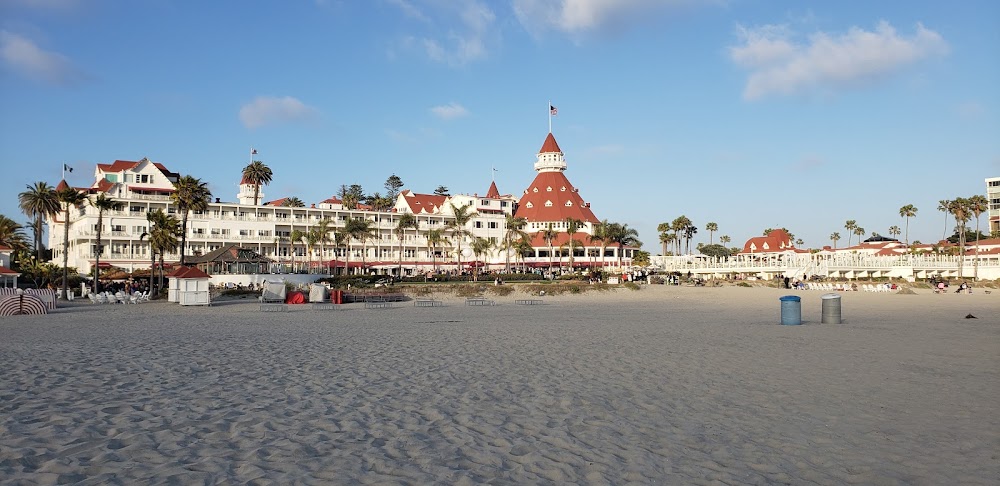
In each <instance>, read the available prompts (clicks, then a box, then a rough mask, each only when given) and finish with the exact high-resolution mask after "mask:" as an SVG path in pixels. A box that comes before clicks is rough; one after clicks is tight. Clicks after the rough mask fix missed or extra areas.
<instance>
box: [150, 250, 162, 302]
mask: <svg viewBox="0 0 1000 486" xmlns="http://www.w3.org/2000/svg"><path fill="white" fill-rule="evenodd" d="M155 269H156V252H155V251H153V242H152V241H151V242H149V298H151V299H152V298H153V297H156V296H157V295H159V294H160V293H159V292H156V293H155V294H154V293H153V270H155Z"/></svg>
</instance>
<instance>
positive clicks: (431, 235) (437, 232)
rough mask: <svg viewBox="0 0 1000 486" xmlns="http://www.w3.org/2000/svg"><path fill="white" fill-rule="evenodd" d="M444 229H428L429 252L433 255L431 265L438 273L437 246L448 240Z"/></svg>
mask: <svg viewBox="0 0 1000 486" xmlns="http://www.w3.org/2000/svg"><path fill="white" fill-rule="evenodd" d="M444 231H445V230H443V229H441V228H433V229H429V230H427V253H428V254H429V255H430V257H431V265H432V266H433V268H434V273H437V247H438V246H440V245H441V243H444V242H447V241H448V237H446V236H445V235H444Z"/></svg>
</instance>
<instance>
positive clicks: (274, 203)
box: [264, 197, 288, 206]
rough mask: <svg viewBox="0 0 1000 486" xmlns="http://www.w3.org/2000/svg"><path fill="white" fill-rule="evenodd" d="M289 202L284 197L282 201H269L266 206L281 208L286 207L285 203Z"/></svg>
mask: <svg viewBox="0 0 1000 486" xmlns="http://www.w3.org/2000/svg"><path fill="white" fill-rule="evenodd" d="M287 200H288V198H287V197H283V198H281V199H275V200H274V201H268V202H266V203H264V205H265V206H281V205H284V204H285V201H287Z"/></svg>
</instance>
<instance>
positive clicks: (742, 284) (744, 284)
mask: <svg viewBox="0 0 1000 486" xmlns="http://www.w3.org/2000/svg"><path fill="white" fill-rule="evenodd" d="M736 286H737V287H753V285H750V284H748V283H746V282H740V283H738V284H736Z"/></svg>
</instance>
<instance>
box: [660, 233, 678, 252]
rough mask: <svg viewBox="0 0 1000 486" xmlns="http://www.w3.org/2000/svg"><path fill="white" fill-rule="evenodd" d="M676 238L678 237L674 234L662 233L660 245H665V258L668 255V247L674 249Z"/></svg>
mask: <svg viewBox="0 0 1000 486" xmlns="http://www.w3.org/2000/svg"><path fill="white" fill-rule="evenodd" d="M675 238H676V236H674V234H673V233H668V232H666V231H663V232H661V233H660V244H662V245H663V255H664V256H666V254H667V246H671V247H672V246H673V244H674V239H675Z"/></svg>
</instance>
